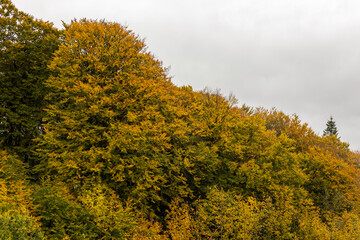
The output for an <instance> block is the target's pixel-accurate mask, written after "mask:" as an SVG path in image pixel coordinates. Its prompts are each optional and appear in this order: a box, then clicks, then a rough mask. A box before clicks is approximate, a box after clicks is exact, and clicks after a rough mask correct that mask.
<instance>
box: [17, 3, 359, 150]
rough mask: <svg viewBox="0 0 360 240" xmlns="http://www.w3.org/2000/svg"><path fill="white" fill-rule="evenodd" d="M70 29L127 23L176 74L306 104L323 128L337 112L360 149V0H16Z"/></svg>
mask: <svg viewBox="0 0 360 240" xmlns="http://www.w3.org/2000/svg"><path fill="white" fill-rule="evenodd" d="M13 3H14V4H15V6H16V7H17V8H18V9H19V10H22V11H24V12H27V13H30V14H31V15H33V16H35V17H36V18H41V19H43V20H48V21H51V22H53V23H54V24H55V26H57V27H59V28H61V26H62V23H61V21H64V22H65V23H69V22H70V21H71V19H73V18H77V19H80V18H84V17H86V18H89V19H106V20H109V21H115V22H119V23H121V24H123V25H127V26H128V27H129V29H132V30H133V31H134V32H135V33H137V34H138V35H140V37H142V38H145V42H146V44H147V45H148V46H149V50H150V51H151V52H152V53H153V54H154V55H155V56H156V57H157V58H159V59H160V60H162V61H163V63H164V66H170V67H171V70H170V75H172V76H173V83H175V84H176V85H178V86H181V85H191V86H193V88H194V89H195V90H201V89H203V88H205V87H210V88H213V89H216V88H220V89H221V91H222V93H223V94H224V95H227V94H229V93H230V92H232V93H233V94H234V95H235V96H236V97H237V98H238V100H239V103H240V104H246V105H250V106H253V107H257V106H262V107H265V108H268V109H270V108H272V107H276V108H277V109H279V110H282V111H284V112H285V113H287V114H293V113H296V114H297V115H298V116H299V117H300V119H301V120H302V121H303V122H306V123H308V124H309V126H310V127H311V128H312V129H313V130H314V131H315V132H316V133H318V134H322V131H323V130H324V128H325V124H326V121H327V120H328V119H329V117H330V115H332V116H333V118H334V120H335V122H336V124H337V127H338V131H339V135H340V136H341V139H342V140H343V141H345V142H348V143H350V148H351V149H353V150H360V135H359V129H360V1H359V0H315V1H314V0H221V1H220V0H131V1H130V0H127V1H125V0H101V1H99V0H31V1H30V0H13Z"/></svg>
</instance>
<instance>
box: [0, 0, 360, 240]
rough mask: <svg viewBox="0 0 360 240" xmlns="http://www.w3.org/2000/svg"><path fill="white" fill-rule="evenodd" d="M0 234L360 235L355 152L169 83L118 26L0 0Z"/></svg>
mask: <svg viewBox="0 0 360 240" xmlns="http://www.w3.org/2000/svg"><path fill="white" fill-rule="evenodd" d="M0 13H1V23H2V27H1V39H0V44H1V58H0V73H1V74H0V86H1V96H0V99H1V100H0V101H1V106H0V113H1V118H0V119H1V121H0V126H1V128H0V146H1V149H2V150H1V151H0V191H1V194H0V198H1V199H0V239H359V238H360V215H359V214H360V212H359V210H360V206H359V203H360V198H359V197H360V196H359V194H360V186H359V165H358V161H359V159H360V158H359V155H358V154H357V153H354V152H352V151H350V149H349V146H348V144H346V143H343V142H341V140H340V138H339V137H338V136H337V135H333V136H318V135H316V134H315V133H314V132H313V131H312V130H311V128H310V127H309V126H308V125H307V124H303V123H301V121H300V120H299V118H298V117H297V116H296V115H293V116H288V115H286V114H284V113H282V112H281V111H277V110H276V109H273V110H265V109H253V108H251V107H249V106H245V105H243V106H241V104H238V103H237V100H236V99H235V98H234V97H232V96H229V97H225V96H222V95H221V94H220V93H219V92H218V91H211V90H209V89H205V90H203V91H200V92H197V91H194V90H193V89H192V88H191V86H184V87H177V86H175V85H174V84H172V82H171V78H170V77H169V76H168V74H167V70H166V68H164V67H163V66H162V63H161V61H159V60H158V59H156V58H155V57H154V56H153V55H152V54H151V53H150V52H149V51H148V50H147V48H146V45H145V43H144V41H143V40H142V39H140V38H139V36H137V35H136V34H135V33H133V32H132V31H130V30H129V29H127V28H126V27H124V26H122V25H120V24H118V23H114V22H107V21H104V20H102V21H96V20H88V19H82V20H74V21H72V22H71V23H70V24H68V25H65V29H64V30H61V31H60V30H58V29H55V28H54V27H53V26H52V24H51V23H48V22H44V21H42V20H36V19H34V18H33V17H32V16H30V15H28V14H25V13H23V12H21V11H18V10H17V9H16V8H15V7H14V6H13V5H12V3H11V2H10V1H9V0H1V11H0Z"/></svg>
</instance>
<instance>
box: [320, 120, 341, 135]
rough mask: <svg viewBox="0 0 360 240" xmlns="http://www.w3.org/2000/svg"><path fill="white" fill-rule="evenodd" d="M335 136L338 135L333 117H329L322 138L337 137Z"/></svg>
mask: <svg viewBox="0 0 360 240" xmlns="http://www.w3.org/2000/svg"><path fill="white" fill-rule="evenodd" d="M337 134H338V131H337V128H336V124H335V121H334V119H333V117H332V116H330V119H329V120H328V121H327V123H326V128H325V130H324V133H323V135H324V136H332V135H337Z"/></svg>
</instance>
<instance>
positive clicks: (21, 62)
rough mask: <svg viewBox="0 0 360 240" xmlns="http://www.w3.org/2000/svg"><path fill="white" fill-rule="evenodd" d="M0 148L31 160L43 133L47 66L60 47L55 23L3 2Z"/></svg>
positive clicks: (0, 51) (0, 18)
mask: <svg viewBox="0 0 360 240" xmlns="http://www.w3.org/2000/svg"><path fill="white" fill-rule="evenodd" d="M0 5H1V8H0V23H1V24H0V25H1V28H0V49H1V50H0V89H1V94H0V102H1V104H0V119H1V120H0V147H2V148H6V149H8V150H11V151H15V152H17V153H18V154H19V155H20V156H21V158H22V159H25V160H27V158H28V157H29V154H30V149H31V146H32V142H31V140H32V139H34V138H35V137H38V136H39V134H40V133H41V132H42V127H41V123H42V117H43V111H42V108H43V107H44V106H45V105H46V104H45V101H44V96H45V94H46V93H47V90H46V88H45V86H44V81H45V80H46V79H47V78H48V76H49V69H48V68H47V65H48V63H49V60H50V58H51V56H52V54H53V52H54V51H55V50H56V48H57V45H58V41H59V40H58V36H59V32H58V31H57V30H56V29H55V28H53V27H52V24H51V23H48V22H44V21H41V20H35V19H34V18H33V17H32V16H30V15H28V14H26V13H23V12H21V11H18V10H17V9H16V8H15V7H14V5H13V4H12V3H11V1H10V0H1V2H0Z"/></svg>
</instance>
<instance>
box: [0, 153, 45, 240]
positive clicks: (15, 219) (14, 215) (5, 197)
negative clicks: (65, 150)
mask: <svg viewBox="0 0 360 240" xmlns="http://www.w3.org/2000/svg"><path fill="white" fill-rule="evenodd" d="M25 172H26V171H25V167H24V164H23V163H22V162H21V161H20V160H19V159H18V158H16V157H14V156H11V155H9V154H8V153H7V152H5V151H0V239H14V240H15V239H16V240H17V239H23V240H25V239H43V237H44V235H43V233H42V231H41V229H40V225H39V223H38V218H36V217H35V215H34V213H33V209H34V205H33V204H32V202H31V197H30V195H31V190H30V188H29V186H28V183H27V181H26V179H25Z"/></svg>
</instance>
